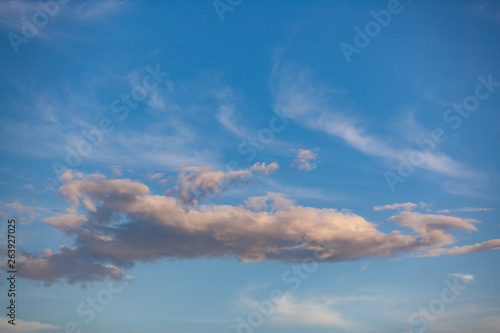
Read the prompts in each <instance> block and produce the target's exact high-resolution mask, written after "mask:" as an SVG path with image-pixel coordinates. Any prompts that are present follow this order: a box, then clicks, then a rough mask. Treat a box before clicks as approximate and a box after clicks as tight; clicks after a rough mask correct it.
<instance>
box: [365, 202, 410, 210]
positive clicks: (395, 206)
mask: <svg viewBox="0 0 500 333" xmlns="http://www.w3.org/2000/svg"><path fill="white" fill-rule="evenodd" d="M415 207H417V204H414V203H413V202H405V203H394V204H392V205H384V206H375V207H373V210H376V211H381V210H396V209H404V210H412V209H413V208H415Z"/></svg>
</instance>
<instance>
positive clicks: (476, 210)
mask: <svg viewBox="0 0 500 333" xmlns="http://www.w3.org/2000/svg"><path fill="white" fill-rule="evenodd" d="M492 210H493V208H472V207H464V208H457V209H442V210H438V211H437V212H436V213H446V214H448V213H451V212H489V211H492Z"/></svg>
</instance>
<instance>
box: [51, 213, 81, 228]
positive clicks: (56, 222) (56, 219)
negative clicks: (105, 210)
mask: <svg viewBox="0 0 500 333" xmlns="http://www.w3.org/2000/svg"><path fill="white" fill-rule="evenodd" d="M44 221H45V222H47V223H49V224H50V225H52V226H54V227H56V228H58V229H60V230H63V231H71V230H74V229H76V228H78V227H79V226H81V225H82V224H83V223H85V222H87V221H88V219H87V217H85V215H79V214H65V215H58V216H52V217H48V218H46V219H44Z"/></svg>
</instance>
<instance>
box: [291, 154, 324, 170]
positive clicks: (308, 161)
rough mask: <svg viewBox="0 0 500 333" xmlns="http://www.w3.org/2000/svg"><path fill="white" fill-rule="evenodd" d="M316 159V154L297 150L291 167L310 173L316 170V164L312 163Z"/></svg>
mask: <svg viewBox="0 0 500 333" xmlns="http://www.w3.org/2000/svg"><path fill="white" fill-rule="evenodd" d="M316 158H318V154H317V153H314V152H313V151H311V150H306V149H299V151H298V153H297V158H296V159H294V160H293V161H292V163H291V165H296V166H297V168H298V169H299V170H304V171H311V170H312V169H315V168H316V164H315V163H312V162H313V161H315V160H316Z"/></svg>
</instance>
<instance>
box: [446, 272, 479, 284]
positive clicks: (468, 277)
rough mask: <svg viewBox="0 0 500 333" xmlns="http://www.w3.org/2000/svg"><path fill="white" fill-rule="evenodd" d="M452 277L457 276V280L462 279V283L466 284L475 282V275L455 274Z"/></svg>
mask: <svg viewBox="0 0 500 333" xmlns="http://www.w3.org/2000/svg"><path fill="white" fill-rule="evenodd" d="M450 275H451V276H455V277H457V278H460V279H462V281H464V282H466V283H469V282H472V281H473V280H474V275H472V274H462V273H453V274H450Z"/></svg>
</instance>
